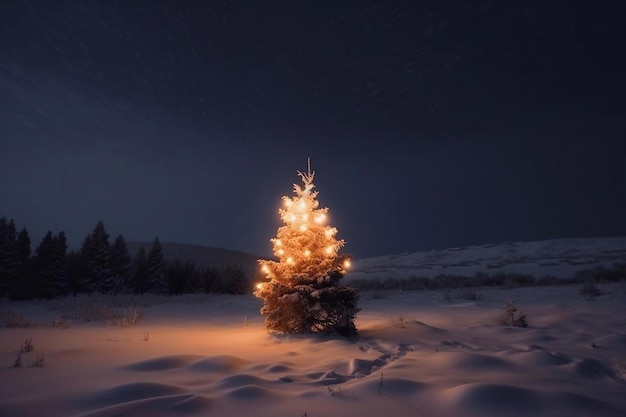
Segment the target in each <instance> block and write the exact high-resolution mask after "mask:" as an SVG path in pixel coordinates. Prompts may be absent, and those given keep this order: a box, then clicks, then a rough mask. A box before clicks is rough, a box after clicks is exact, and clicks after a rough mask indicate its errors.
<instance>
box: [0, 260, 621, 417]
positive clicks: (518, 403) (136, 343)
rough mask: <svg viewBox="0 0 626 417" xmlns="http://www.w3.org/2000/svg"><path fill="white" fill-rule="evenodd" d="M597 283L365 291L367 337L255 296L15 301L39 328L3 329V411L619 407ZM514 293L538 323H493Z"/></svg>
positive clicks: (616, 301)
mask: <svg viewBox="0 0 626 417" xmlns="http://www.w3.org/2000/svg"><path fill="white" fill-rule="evenodd" d="M460 253H462V251H460ZM600 288H601V289H602V290H603V291H604V292H605V294H604V295H601V296H599V297H598V298H597V299H596V300H595V301H584V300H582V299H581V298H580V297H579V295H578V289H579V287H578V286H558V287H536V288H518V289H497V288H489V289H479V290H478V291H480V293H481V295H482V298H483V299H482V300H481V301H477V302H465V301H463V302H455V303H448V302H445V301H443V300H442V296H441V293H439V292H436V291H423V292H389V293H375V296H372V294H369V295H368V294H364V297H363V300H362V302H361V304H360V307H361V308H362V311H361V312H360V314H359V316H358V319H357V325H358V328H359V331H360V336H359V338H358V339H357V340H345V339H336V338H325V337H296V336H280V335H271V334H268V333H267V332H266V331H265V329H264V326H263V321H262V318H261V317H260V316H259V314H258V309H259V307H260V302H259V301H258V300H256V299H254V298H253V297H252V296H210V295H209V296H202V297H201V296H189V297H176V298H171V299H167V300H161V301H158V300H157V301H156V302H155V303H153V304H152V305H150V306H147V307H144V308H143V311H144V313H145V317H144V319H143V320H142V321H141V323H140V324H139V325H136V326H133V327H127V328H119V327H106V326H104V325H103V324H102V323H97V322H91V323H85V322H74V323H71V326H70V328H53V327H52V326H51V321H52V320H53V318H54V317H55V316H56V315H57V314H58V313H57V312H55V311H52V310H50V304H52V303H35V302H19V303H18V302H4V303H3V304H2V305H0V308H4V309H5V311H6V310H7V309H10V310H13V311H14V312H16V313H19V314H21V315H23V316H25V317H27V318H29V319H31V320H34V321H37V322H38V323H39V326H37V327H33V328H0V415H1V416H80V415H83V416H120V415H123V416H185V417H187V416H190V417H191V416H226V415H234V416H238V417H244V416H255V417H256V416H285V417H300V416H305V415H306V416H310V417H315V416H364V417H367V416H372V417H373V416H429V417H437V416H439V417H443V416H450V417H452V416H454V417H464V416H467V417H475V416H498V417H500V416H530V415H532V416H534V417H541V416H546V417H547V416H551V417H552V416H596V417H603V416H604V417H617V416H623V415H626V396H625V395H624V393H625V392H626V379H625V375H624V372H626V284H624V283H617V284H604V285H600ZM509 299H512V300H515V303H516V305H517V306H518V307H519V308H520V309H521V310H523V311H524V312H526V313H527V314H528V321H529V327H528V328H517V327H504V326H501V325H498V324H496V317H497V316H499V315H500V313H501V312H502V311H503V306H504V303H505V301H506V300H509ZM57 304H58V303H57ZM27 338H32V343H33V346H34V350H33V351H32V352H29V353H25V354H23V366H22V367H19V368H15V367H13V366H12V365H13V362H14V360H15V358H16V354H17V351H18V348H19V346H20V345H21V344H23V343H24V341H25V340H26V339H27ZM41 354H45V366H44V367H42V368H39V367H28V366H29V365H30V364H31V363H32V362H33V361H34V360H36V358H37V357H38V356H39V355H41Z"/></svg>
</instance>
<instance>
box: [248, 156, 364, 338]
mask: <svg viewBox="0 0 626 417" xmlns="http://www.w3.org/2000/svg"><path fill="white" fill-rule="evenodd" d="M298 175H299V176H300V178H301V179H302V182H303V185H302V186H300V185H297V184H294V193H295V196H294V197H291V198H290V197H286V196H285V197H283V203H284V207H283V208H281V209H280V210H279V213H280V217H281V219H282V221H283V223H285V224H284V226H281V227H280V228H279V229H278V232H277V235H276V237H275V238H273V239H271V242H272V244H273V248H274V255H275V256H276V257H277V258H278V261H272V260H264V259H261V260H259V263H260V264H261V269H262V270H263V272H264V273H265V274H266V278H267V280H268V281H267V282H264V283H261V284H258V285H257V290H256V291H255V292H254V295H255V296H256V297H257V298H260V299H262V300H263V301H264V304H263V307H262V308H261V314H262V315H263V316H265V324H266V326H267V328H268V329H269V330H270V331H276V332H285V333H327V334H338V335H342V336H356V333H357V331H356V327H355V325H354V319H355V316H356V313H357V312H358V311H359V309H358V308H357V307H356V304H357V301H358V292H357V290H356V289H353V288H347V287H342V286H339V281H340V280H341V279H342V278H343V277H344V275H345V273H346V270H347V269H348V268H349V267H350V259H349V257H348V255H345V254H344V255H340V254H339V250H340V249H341V248H342V247H343V245H344V243H345V242H344V241H343V240H338V239H337V238H336V237H335V235H336V234H337V229H336V228H335V227H332V226H330V225H328V224H327V214H328V208H318V206H319V202H318V201H317V194H318V193H317V191H313V188H315V185H313V177H314V176H315V172H311V166H310V162H309V167H308V172H307V173H306V174H303V173H302V172H300V171H298Z"/></svg>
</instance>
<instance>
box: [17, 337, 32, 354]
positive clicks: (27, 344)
mask: <svg viewBox="0 0 626 417" xmlns="http://www.w3.org/2000/svg"><path fill="white" fill-rule="evenodd" d="M33 350H35V346H34V345H33V338H32V337H29V338H27V339H26V340H24V343H22V346H20V352H21V353H28V352H32V351H33Z"/></svg>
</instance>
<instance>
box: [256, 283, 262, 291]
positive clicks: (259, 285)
mask: <svg viewBox="0 0 626 417" xmlns="http://www.w3.org/2000/svg"><path fill="white" fill-rule="evenodd" d="M256 289H257V290H262V289H263V283H262V282H259V283H258V284H256Z"/></svg>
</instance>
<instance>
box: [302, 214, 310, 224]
mask: <svg viewBox="0 0 626 417" xmlns="http://www.w3.org/2000/svg"><path fill="white" fill-rule="evenodd" d="M307 220H309V215H308V214H303V215H302V221H304V222H305V221H307Z"/></svg>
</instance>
